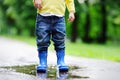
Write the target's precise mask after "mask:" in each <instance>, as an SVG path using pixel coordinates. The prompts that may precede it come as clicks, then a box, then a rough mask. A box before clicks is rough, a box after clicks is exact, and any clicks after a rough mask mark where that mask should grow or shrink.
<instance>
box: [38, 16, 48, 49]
mask: <svg viewBox="0 0 120 80" xmlns="http://www.w3.org/2000/svg"><path fill="white" fill-rule="evenodd" d="M47 21H48V20H47V18H44V17H43V16H41V15H37V19H36V36H37V39H36V41H37V47H38V51H47V49H48V46H49V45H50V24H48V23H47Z"/></svg>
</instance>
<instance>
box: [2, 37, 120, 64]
mask: <svg viewBox="0 0 120 80" xmlns="http://www.w3.org/2000/svg"><path fill="white" fill-rule="evenodd" d="M4 36H6V35H4ZM6 37H8V38H12V39H16V40H20V41H23V42H26V43H28V44H30V45H33V46H36V41H35V37H33V38H31V37H26V36H6ZM52 44H53V43H52ZM53 48H54V47H53V45H51V46H50V48H49V49H50V50H54V49H53ZM66 53H67V55H73V56H80V57H88V58H98V59H106V60H112V61H118V62H119V61H120V45H114V44H109V45H108V44H105V45H101V44H85V43H82V42H76V43H70V42H68V41H67V42H66Z"/></svg>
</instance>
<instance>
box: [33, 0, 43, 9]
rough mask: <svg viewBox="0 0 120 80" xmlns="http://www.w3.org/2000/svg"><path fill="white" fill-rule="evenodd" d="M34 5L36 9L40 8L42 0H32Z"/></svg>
mask: <svg viewBox="0 0 120 80" xmlns="http://www.w3.org/2000/svg"><path fill="white" fill-rule="evenodd" d="M34 6H35V7H36V8H38V9H41V8H42V0H34Z"/></svg>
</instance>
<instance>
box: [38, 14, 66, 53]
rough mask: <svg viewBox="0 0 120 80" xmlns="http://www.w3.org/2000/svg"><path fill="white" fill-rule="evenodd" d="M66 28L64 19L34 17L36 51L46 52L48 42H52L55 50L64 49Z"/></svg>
mask: <svg viewBox="0 0 120 80" xmlns="http://www.w3.org/2000/svg"><path fill="white" fill-rule="evenodd" d="M65 35H66V27H65V20H64V17H57V16H42V15H40V14H37V17H36V36H37V39H36V40H37V47H38V51H43V50H47V49H48V47H49V45H50V40H51V39H52V41H53V42H54V47H55V50H60V49H64V48H65Z"/></svg>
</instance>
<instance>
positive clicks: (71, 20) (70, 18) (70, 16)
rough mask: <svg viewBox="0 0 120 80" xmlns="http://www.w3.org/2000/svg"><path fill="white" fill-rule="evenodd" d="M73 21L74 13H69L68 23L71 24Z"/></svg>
mask: <svg viewBox="0 0 120 80" xmlns="http://www.w3.org/2000/svg"><path fill="white" fill-rule="evenodd" d="M74 19H75V15H74V12H70V13H69V18H68V21H70V22H73V21H74Z"/></svg>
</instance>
